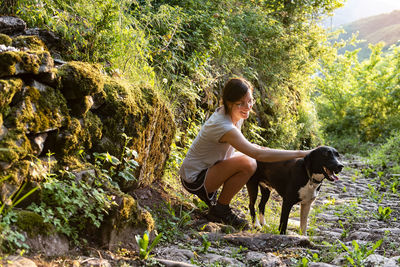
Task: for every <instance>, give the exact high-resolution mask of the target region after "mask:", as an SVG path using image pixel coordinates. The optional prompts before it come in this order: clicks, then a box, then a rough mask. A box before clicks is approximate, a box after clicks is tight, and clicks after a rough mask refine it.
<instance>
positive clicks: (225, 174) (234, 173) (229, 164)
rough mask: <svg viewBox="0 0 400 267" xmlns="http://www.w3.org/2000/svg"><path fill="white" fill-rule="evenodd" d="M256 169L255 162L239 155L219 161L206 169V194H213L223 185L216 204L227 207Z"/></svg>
mask: <svg viewBox="0 0 400 267" xmlns="http://www.w3.org/2000/svg"><path fill="white" fill-rule="evenodd" d="M256 169H257V162H256V160H255V159H253V158H250V157H249V156H246V155H244V154H241V153H240V154H238V156H235V157H232V158H229V159H226V160H223V161H220V162H218V163H217V164H215V165H214V166H212V167H210V168H209V169H208V172H207V176H206V180H205V187H206V189H207V192H214V191H216V190H217V189H218V188H220V187H221V186H222V185H223V187H222V191H221V193H220V195H219V198H218V203H220V204H223V205H227V204H229V203H230V202H231V200H232V198H233V197H234V196H235V195H236V194H237V193H238V192H239V191H240V189H241V188H242V187H243V186H244V185H245V184H246V183H247V181H248V180H249V179H250V177H251V176H252V175H253V174H254V173H255V171H256Z"/></svg>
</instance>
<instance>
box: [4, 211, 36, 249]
mask: <svg viewBox="0 0 400 267" xmlns="http://www.w3.org/2000/svg"><path fill="white" fill-rule="evenodd" d="M0 218H1V220H0V247H1V250H2V251H9V252H14V251H16V250H17V249H29V246H28V245H27V244H25V240H26V238H25V236H24V235H23V234H22V233H20V231H18V230H16V229H15V228H14V227H13V225H14V224H15V223H16V221H17V216H16V214H15V213H14V211H9V212H8V213H7V214H3V215H1V217H0Z"/></svg>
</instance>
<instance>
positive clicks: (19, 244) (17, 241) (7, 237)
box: [0, 176, 38, 251]
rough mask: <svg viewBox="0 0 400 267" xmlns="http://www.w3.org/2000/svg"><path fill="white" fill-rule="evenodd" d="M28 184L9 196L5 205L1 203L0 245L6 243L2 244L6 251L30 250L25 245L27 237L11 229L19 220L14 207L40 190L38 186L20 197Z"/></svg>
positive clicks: (23, 184) (24, 184)
mask: <svg viewBox="0 0 400 267" xmlns="http://www.w3.org/2000/svg"><path fill="white" fill-rule="evenodd" d="M9 178H10V176H6V177H4V178H2V179H1V181H0V182H4V181H6V180H7V179H9ZM27 184H28V182H26V181H24V182H23V183H22V185H21V187H20V188H19V189H18V190H17V191H16V192H14V193H13V194H12V195H11V196H9V197H8V198H7V199H6V200H5V201H4V203H2V202H1V201H0V205H1V206H0V229H1V234H0V244H1V243H2V242H1V241H3V240H4V241H5V244H2V246H4V247H5V250H10V251H15V250H16V249H29V246H28V245H26V244H25V243H24V242H25V236H24V235H23V234H21V233H20V232H18V231H17V230H15V229H13V228H12V227H11V226H12V225H14V224H15V222H16V220H17V219H16V216H15V213H14V212H13V209H14V207H16V206H17V205H18V204H19V203H20V202H21V201H23V200H24V199H26V198H27V197H29V196H30V195H31V194H32V193H33V192H35V191H36V190H37V189H38V187H37V186H36V187H34V188H32V189H31V190H29V191H28V192H27V193H25V194H24V195H22V196H20V195H21V194H22V192H23V191H24V189H25V186H26V185H27Z"/></svg>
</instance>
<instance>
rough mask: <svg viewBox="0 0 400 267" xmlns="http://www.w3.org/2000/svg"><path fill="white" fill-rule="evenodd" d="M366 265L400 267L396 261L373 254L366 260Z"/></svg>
mask: <svg viewBox="0 0 400 267" xmlns="http://www.w3.org/2000/svg"><path fill="white" fill-rule="evenodd" d="M365 263H369V264H370V265H371V266H384V267H396V266H399V265H398V264H396V262H395V261H394V260H390V259H388V258H386V257H384V256H382V255H379V254H371V255H369V256H368V257H367V258H366V259H365Z"/></svg>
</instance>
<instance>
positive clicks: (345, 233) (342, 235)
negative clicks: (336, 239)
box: [338, 220, 349, 239]
mask: <svg viewBox="0 0 400 267" xmlns="http://www.w3.org/2000/svg"><path fill="white" fill-rule="evenodd" d="M338 223H339V225H340V227H341V228H342V229H343V232H342V234H341V235H340V237H341V238H342V239H343V238H346V237H347V235H348V233H349V230H348V229H346V228H344V226H343V223H342V221H341V220H339V221H338Z"/></svg>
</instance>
